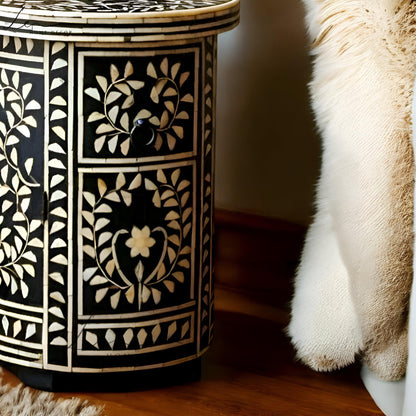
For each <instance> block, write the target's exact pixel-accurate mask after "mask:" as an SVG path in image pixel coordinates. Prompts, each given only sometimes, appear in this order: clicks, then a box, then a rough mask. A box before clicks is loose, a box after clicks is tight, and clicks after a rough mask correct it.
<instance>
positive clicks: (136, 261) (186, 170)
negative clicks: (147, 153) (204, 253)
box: [76, 161, 198, 366]
mask: <svg viewBox="0 0 416 416" xmlns="http://www.w3.org/2000/svg"><path fill="white" fill-rule="evenodd" d="M78 178H79V179H78V183H79V193H78V208H79V209H78V212H79V214H78V231H77V235H78V241H77V247H78V259H79V262H78V263H79V271H78V327H79V329H78V331H77V332H78V334H79V336H78V338H77V352H76V354H77V356H78V358H77V362H79V363H83V356H86V357H87V356H88V357H91V356H101V357H102V358H101V359H100V360H98V362H97V363H98V364H96V365H102V364H103V363H104V362H106V363H107V361H110V362H111V365H113V366H114V365H117V363H118V365H120V366H122V365H125V364H124V361H125V360H126V359H127V360H128V359H130V360H131V356H132V355H135V356H136V358H135V359H134V361H130V365H141V363H142V362H143V363H146V364H147V365H151V364H152V363H153V362H154V363H157V362H158V359H160V352H161V351H166V350H170V349H173V348H176V352H173V353H171V354H170V357H171V359H175V358H176V359H179V358H180V357H181V356H182V354H183V353H184V351H183V349H185V350H187V349H189V348H194V347H193V346H192V343H193V342H194V338H195V330H196V327H195V322H196V316H195V305H196V299H195V298H196V296H195V288H196V284H197V283H195V274H196V270H195V269H196V264H195V246H196V245H195V241H196V240H197V238H198V237H197V223H196V204H197V190H196V182H197V181H196V163H195V162H193V161H189V162H181V163H170V164H169V163H164V164H162V165H157V166H146V167H140V168H139V167H120V168H119V169H118V170H117V172H114V169H113V168H102V167H97V168H80V169H79V175H78ZM178 347H181V349H178ZM149 354H150V355H149ZM151 354H153V355H154V356H155V357H154V358H152V355H151ZM143 355H147V356H146V357H145V358H143ZM128 356H130V358H128ZM106 357H111V359H110V360H107V358H106ZM114 357H121V358H116V359H115V358H114ZM126 357H127V358H126ZM85 359H86V358H85ZM103 360H104V361H103ZM90 365H91V361H90ZM107 365H108V363H107Z"/></svg>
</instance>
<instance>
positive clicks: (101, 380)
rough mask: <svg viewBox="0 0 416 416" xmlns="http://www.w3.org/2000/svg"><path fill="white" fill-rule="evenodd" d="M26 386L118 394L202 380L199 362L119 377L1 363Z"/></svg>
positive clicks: (194, 361)
mask: <svg viewBox="0 0 416 416" xmlns="http://www.w3.org/2000/svg"><path fill="white" fill-rule="evenodd" d="M0 364H1V365H2V366H3V367H4V368H6V369H7V370H9V371H11V372H12V373H14V374H15V375H16V376H17V377H18V378H19V379H20V380H21V381H22V383H24V384H25V385H27V386H30V387H34V388H36V389H40V390H46V391H53V392H58V391H61V392H64V391H73V392H76V391H83V392H85V391H105V392H110V391H114V392H121V391H136V390H147V389H153V388H162V387H168V386H171V385H177V384H184V383H189V382H193V381H197V380H199V379H200V377H201V359H200V358H197V359H195V360H192V361H189V362H186V363H182V364H179V365H175V366H170V367H165V368H157V369H154V370H142V371H126V372H121V373H61V372H56V371H47V370H38V369H34V368H29V367H20V366H16V365H13V364H10V363H5V362H0Z"/></svg>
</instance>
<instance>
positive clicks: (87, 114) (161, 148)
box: [77, 45, 200, 164]
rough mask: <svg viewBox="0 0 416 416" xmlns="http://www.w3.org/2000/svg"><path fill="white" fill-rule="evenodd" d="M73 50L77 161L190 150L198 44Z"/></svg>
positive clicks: (169, 155) (179, 154) (127, 159)
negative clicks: (76, 117)
mask: <svg viewBox="0 0 416 416" xmlns="http://www.w3.org/2000/svg"><path fill="white" fill-rule="evenodd" d="M77 55H78V79H79V80H80V83H79V86H78V100H79V102H78V115H79V132H78V138H79V139H78V160H79V162H80V163H104V162H105V163H121V164H123V163H131V162H145V161H148V162H151V161H152V162H153V161H159V160H166V159H175V158H176V159H178V158H185V157H192V156H194V155H195V154H196V143H197V127H198V120H197V117H196V114H197V111H198V87H197V86H198V84H199V55H200V47H199V46H190V45H185V46H175V48H174V49H173V48H172V49H167V48H163V49H157V50H154V49H153V50H146V49H141V50H137V49H134V50H130V49H128V50H126V49H124V50H118V51H117V50H114V49H112V50H99V51H96V50H79V52H78V54H77Z"/></svg>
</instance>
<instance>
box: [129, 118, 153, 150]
mask: <svg viewBox="0 0 416 416" xmlns="http://www.w3.org/2000/svg"><path fill="white" fill-rule="evenodd" d="M130 140H131V143H132V145H133V146H136V147H143V146H150V145H151V144H153V142H154V140H155V130H154V128H153V127H152V126H151V124H150V123H149V121H148V120H144V119H140V118H139V119H137V120H136V121H135V122H134V125H133V128H132V129H131V132H130Z"/></svg>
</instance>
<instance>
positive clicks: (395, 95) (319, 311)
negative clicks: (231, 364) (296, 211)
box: [288, 0, 416, 380]
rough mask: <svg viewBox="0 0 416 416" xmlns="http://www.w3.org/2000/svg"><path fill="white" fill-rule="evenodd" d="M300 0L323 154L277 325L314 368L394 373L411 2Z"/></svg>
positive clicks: (402, 268)
mask: <svg viewBox="0 0 416 416" xmlns="http://www.w3.org/2000/svg"><path fill="white" fill-rule="evenodd" d="M304 3H305V7H306V10H307V22H308V28H309V33H310V36H311V39H312V41H313V48H312V55H313V59H314V69H313V78H312V82H311V85H310V90H311V97H312V103H313V110H314V113H315V116H316V122H317V125H318V127H319V130H320V133H321V136H322V141H323V155H322V171H321V177H320V180H319V183H318V187H317V197H316V207H317V213H316V216H315V219H314V222H313V224H312V225H311V227H310V229H309V232H308V235H307V238H306V242H305V247H304V251H303V255H302V259H301V264H300V267H299V270H298V273H297V276H296V281H295V294H294V298H293V301H292V318H291V322H290V325H289V328H288V332H289V335H290V336H291V338H292V342H293V344H294V346H295V348H296V350H297V353H298V357H299V358H300V359H301V360H302V361H304V362H305V363H306V364H308V365H309V366H311V367H312V368H314V369H316V370H319V371H330V370H332V369H336V368H340V367H343V366H345V365H348V364H350V363H352V362H353V361H354V360H355V359H356V357H357V356H359V357H361V358H362V359H363V360H364V362H365V363H366V364H367V365H368V367H369V368H370V369H371V370H372V371H373V372H374V373H375V374H377V375H378V376H379V377H380V378H382V379H385V380H397V379H399V378H401V377H402V376H403V375H404V374H405V372H406V365H407V355H408V347H407V345H408V310H409V295H410V289H411V284H412V277H413V267H412V259H413V195H414V157H413V149H412V143H411V133H412V120H411V110H412V99H413V82H414V73H415V71H414V68H415V62H416V2H415V1H411V0H304Z"/></svg>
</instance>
